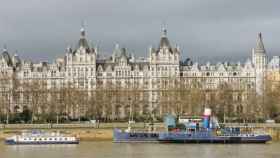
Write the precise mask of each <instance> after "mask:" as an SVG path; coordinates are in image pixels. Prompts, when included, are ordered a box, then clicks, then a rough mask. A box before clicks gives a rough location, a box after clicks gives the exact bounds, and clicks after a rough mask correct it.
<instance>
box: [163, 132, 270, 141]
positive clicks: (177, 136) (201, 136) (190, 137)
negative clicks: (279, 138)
mask: <svg viewBox="0 0 280 158" xmlns="http://www.w3.org/2000/svg"><path fill="white" fill-rule="evenodd" d="M271 140H272V139H271V136H270V135H267V134H225V135H216V134H215V132H213V131H211V130H209V131H195V132H166V133H165V132H163V133H160V134H159V138H158V141H159V142H162V143H266V142H267V141H271Z"/></svg>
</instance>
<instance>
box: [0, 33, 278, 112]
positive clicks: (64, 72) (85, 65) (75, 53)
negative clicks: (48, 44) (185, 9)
mask: <svg viewBox="0 0 280 158" xmlns="http://www.w3.org/2000/svg"><path fill="white" fill-rule="evenodd" d="M99 53H100V52H99V50H98V49H97V48H96V47H94V46H91V45H90V44H89V43H88V41H87V39H86V32H85V29H84V28H82V29H81V32H80V39H79V42H78V45H77V47H76V48H71V47H69V48H67V49H66V55H65V57H64V58H59V59H57V60H56V61H55V62H54V63H47V62H41V63H33V62H31V61H25V60H22V59H20V58H19V57H18V56H17V55H14V56H10V54H9V53H8V51H7V49H6V48H4V50H3V53H2V54H1V58H0V71H1V72H0V73H1V77H2V78H3V77H7V76H10V77H12V76H13V77H15V78H16V79H18V80H19V81H20V82H24V81H30V80H43V81H45V83H46V86H47V87H48V88H49V89H50V88H54V87H55V88H62V87H65V86H67V85H68V84H69V83H71V85H73V86H74V87H76V88H78V89H81V90H86V91H94V90H98V89H100V88H102V87H103V88H104V87H105V88H106V87H108V86H111V85H118V86H120V87H133V88H137V89H142V90H143V91H145V93H146V94H145V96H142V97H145V100H147V102H148V103H147V105H146V106H147V108H148V109H149V110H152V109H153V108H154V107H158V106H159V104H160V103H159V100H158V98H159V96H160V95H161V94H160V91H161V90H164V89H166V88H167V87H170V85H178V84H179V85H183V86H186V85H192V84H193V83H199V84H200V85H201V86H202V88H203V89H209V90H214V89H217V88H218V87H219V85H221V84H223V83H227V84H229V85H231V86H232V87H233V89H235V90H236V91H242V92H244V91H245V92H246V91H248V90H254V91H256V92H257V93H258V94H259V95H261V94H262V91H263V88H264V79H265V75H266V73H267V72H272V71H279V69H280V68H279V65H280V63H279V57H273V58H272V60H271V61H270V62H269V63H268V56H267V53H266V51H265V48H264V44H263V40H262V35H261V34H259V35H258V37H257V44H256V47H255V48H254V49H253V50H252V56H251V59H248V60H247V61H246V62H245V63H240V62H237V63H229V62H219V63H217V64H211V63H209V62H208V63H206V64H199V63H196V62H193V61H191V60H190V59H186V60H184V61H180V59H181V58H180V55H181V51H180V48H179V47H178V46H175V47H174V46H172V45H171V43H170V42H169V39H168V37H167V30H166V29H163V30H162V35H161V37H160V42H159V46H158V47H157V48H153V47H151V48H149V50H148V57H147V58H136V57H135V56H134V55H133V54H131V53H129V52H128V51H127V49H126V48H120V47H119V45H116V47H115V49H114V50H113V53H112V55H111V56H109V57H106V58H105V57H101V56H102V55H101V54H99ZM9 83H11V82H9ZM8 87H9V86H8ZM5 88H6V89H7V87H5V86H2V87H1V90H2V92H3V91H5ZM10 88H12V87H10ZM19 100H22V99H19ZM11 102H13V103H12V104H18V106H22V104H23V102H22V101H17V102H15V101H13V100H11ZM142 110H143V106H142ZM122 113H123V114H124V113H125V112H122Z"/></svg>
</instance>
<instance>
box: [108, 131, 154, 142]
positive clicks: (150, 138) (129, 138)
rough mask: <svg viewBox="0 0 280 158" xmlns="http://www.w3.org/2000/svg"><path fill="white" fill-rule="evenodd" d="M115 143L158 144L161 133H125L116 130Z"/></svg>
mask: <svg viewBox="0 0 280 158" xmlns="http://www.w3.org/2000/svg"><path fill="white" fill-rule="evenodd" d="M113 134H114V138H113V139H114V140H113V141H114V142H116V143H127V142H141V143H143V142H150V143H151V142H158V137H159V133H157V132H141V131H125V130H121V129H114V133H113Z"/></svg>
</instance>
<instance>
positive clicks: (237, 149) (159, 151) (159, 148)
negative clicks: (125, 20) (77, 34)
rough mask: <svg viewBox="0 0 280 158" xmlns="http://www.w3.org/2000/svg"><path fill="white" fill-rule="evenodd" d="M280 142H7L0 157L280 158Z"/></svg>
mask: <svg viewBox="0 0 280 158" xmlns="http://www.w3.org/2000/svg"><path fill="white" fill-rule="evenodd" d="M279 149H280V143H276V142H273V143H269V144H226V145H224V144H157V143H154V144H153V143H150V144H141V143H131V144H126V143H120V144H116V143H111V142H81V144H79V145H14V146H13V145H12V146H8V145H4V144H3V143H2V144H0V158H64V157H65V158H93V157H94V158H95V157H96V158H103V157H106V158H131V157H133V158H159V157H160V158H172V157H176V158H180V157H197V158H248V157H249V158H274V157H275V158H279V157H280V150H279Z"/></svg>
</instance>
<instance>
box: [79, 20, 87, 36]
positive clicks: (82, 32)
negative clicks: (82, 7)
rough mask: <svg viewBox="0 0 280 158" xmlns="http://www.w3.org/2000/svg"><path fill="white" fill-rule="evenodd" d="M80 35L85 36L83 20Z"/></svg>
mask: <svg viewBox="0 0 280 158" xmlns="http://www.w3.org/2000/svg"><path fill="white" fill-rule="evenodd" d="M80 31H81V37H82V38H85V36H86V31H85V23H84V21H82V27H81V30H80Z"/></svg>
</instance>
